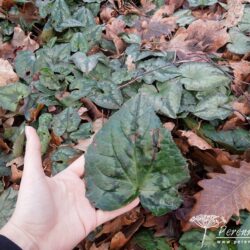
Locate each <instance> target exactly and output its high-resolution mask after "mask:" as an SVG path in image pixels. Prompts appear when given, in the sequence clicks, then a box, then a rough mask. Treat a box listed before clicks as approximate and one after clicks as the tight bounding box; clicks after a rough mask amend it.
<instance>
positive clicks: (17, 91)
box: [0, 83, 30, 112]
mask: <svg viewBox="0 0 250 250" xmlns="http://www.w3.org/2000/svg"><path fill="white" fill-rule="evenodd" d="M29 93H30V92H29V88H28V87H27V86H26V85H24V84H22V83H12V84H9V85H6V86H4V87H0V107H2V108H4V109H7V110H10V111H12V112H14V111H16V108H17V104H18V102H19V101H20V100H21V99H23V98H25V97H27V96H28V95H29Z"/></svg>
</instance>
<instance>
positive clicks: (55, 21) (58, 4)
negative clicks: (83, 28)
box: [51, 0, 71, 32]
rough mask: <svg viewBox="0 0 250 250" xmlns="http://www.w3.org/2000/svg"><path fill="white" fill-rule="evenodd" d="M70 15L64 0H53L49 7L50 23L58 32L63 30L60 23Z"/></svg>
mask: <svg viewBox="0 0 250 250" xmlns="http://www.w3.org/2000/svg"><path fill="white" fill-rule="evenodd" d="M70 17H71V14H70V10H69V7H68V5H67V4H66V2H65V1H64V0H55V2H54V4H53V7H52V9H51V24H52V26H53V27H54V29H55V30H56V31H58V32H61V31H63V28H62V26H61V25H62V23H63V22H64V21H66V20H67V19H69V18H70Z"/></svg>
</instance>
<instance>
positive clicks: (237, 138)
mask: <svg viewBox="0 0 250 250" xmlns="http://www.w3.org/2000/svg"><path fill="white" fill-rule="evenodd" d="M202 132H203V133H204V135H205V136H206V137H208V138H209V139H211V140H213V141H215V142H217V143H218V144H220V145H222V146H224V147H225V148H228V149H231V150H234V151H240V152H244V151H245V150H247V149H249V148H250V132H249V131H247V130H244V129H241V128H236V129H234V130H227V131H216V130H215V129H214V127H213V126H209V125H206V126H203V127H202Z"/></svg>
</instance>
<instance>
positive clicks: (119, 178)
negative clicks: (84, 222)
mask: <svg viewBox="0 0 250 250" xmlns="http://www.w3.org/2000/svg"><path fill="white" fill-rule="evenodd" d="M85 167H86V174H85V180H86V183H87V197H88V198H89V199H90V201H91V202H92V203H93V205H94V206H96V207H98V208H101V209H104V210H113V209H117V208H120V207H122V206H123V205H125V204H127V203H128V202H130V201H132V200H133V199H134V198H135V197H137V196H139V197H140V200H141V204H142V206H143V207H145V208H148V209H149V210H150V211H152V212H153V213H154V214H155V215H162V214H165V213H166V212H168V211H170V210H173V209H176V208H178V207H179V206H180V204H181V198H180V196H179V195H178V191H177V187H178V186H179V185H180V184H182V183H183V182H185V181H187V180H188V178H189V174H188V170H187V168H186V162H185V159H184V158H183V157H182V155H181V153H180V151H179V149H178V148H177V146H176V145H175V143H174V141H173V139H172V137H171V134H170V132H169V131H168V130H166V129H163V128H161V122H160V120H159V118H158V117H157V116H156V115H155V113H154V109H153V107H152V106H151V105H150V104H149V103H148V100H147V98H145V96H144V95H142V94H141V95H137V96H135V97H134V98H132V99H131V100H129V101H128V102H127V103H126V104H124V106H123V107H122V108H121V109H120V110H119V111H117V112H116V113H115V114H114V115H113V116H112V117H111V118H110V119H109V121H108V122H107V123H106V124H105V125H104V126H103V127H102V129H101V130H100V131H99V132H98V133H97V135H96V136H95V138H94V141H93V143H92V144H91V145H90V146H89V148H88V150H87V153H86V166H85Z"/></svg>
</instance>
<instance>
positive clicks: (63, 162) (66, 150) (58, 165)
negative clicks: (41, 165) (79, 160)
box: [51, 146, 79, 175]
mask: <svg viewBox="0 0 250 250" xmlns="http://www.w3.org/2000/svg"><path fill="white" fill-rule="evenodd" d="M78 155H79V152H78V151H77V150H75V149H74V148H72V147H66V146H61V147H59V148H58V149H57V150H56V151H55V152H54V153H53V154H52V156H51V161H52V175H56V174H57V173H59V172H61V171H63V170H64V169H65V168H66V167H68V165H69V163H70V160H71V161H72V159H73V158H76V157H77V156H78Z"/></svg>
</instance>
